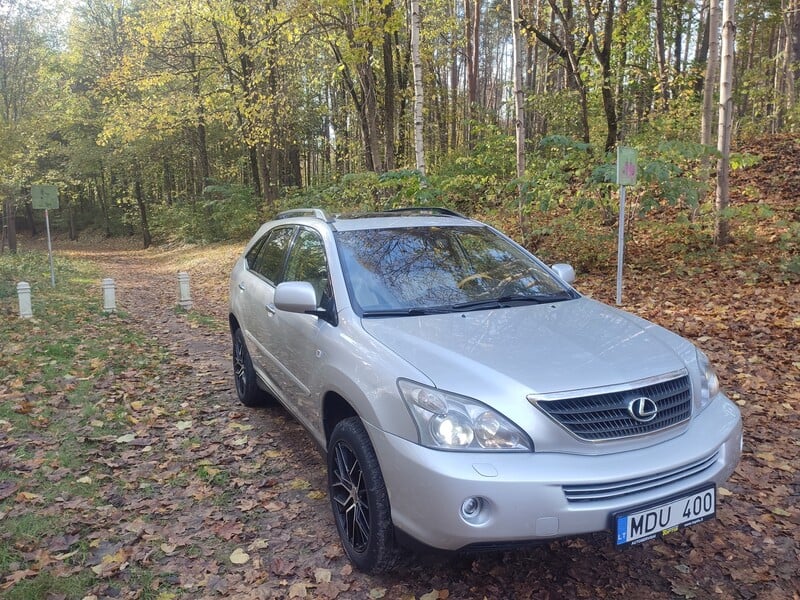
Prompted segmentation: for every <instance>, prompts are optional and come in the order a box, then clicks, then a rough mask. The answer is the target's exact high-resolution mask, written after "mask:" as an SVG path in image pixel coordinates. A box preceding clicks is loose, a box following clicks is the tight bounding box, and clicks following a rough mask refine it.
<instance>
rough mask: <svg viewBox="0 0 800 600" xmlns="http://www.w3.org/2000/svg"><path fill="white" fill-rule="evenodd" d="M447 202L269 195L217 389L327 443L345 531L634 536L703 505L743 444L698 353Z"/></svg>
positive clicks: (494, 538)
mask: <svg viewBox="0 0 800 600" xmlns="http://www.w3.org/2000/svg"><path fill="white" fill-rule="evenodd" d="M574 277H575V276H574V271H573V270H572V268H571V267H569V265H564V264H561V265H554V266H553V267H548V266H546V265H545V264H543V263H542V262H541V261H539V260H538V259H537V258H536V257H534V256H532V255H531V254H529V253H528V252H527V251H526V250H525V249H523V248H522V247H520V246H518V245H517V244H515V243H514V242H513V241H511V240H510V239H509V238H508V237H506V236H504V235H503V234H501V233H499V232H498V231H496V230H495V229H493V228H491V227H489V226H487V225H486V224H483V223H480V222H477V221H474V220H471V219H468V218H465V217H463V216H461V215H459V214H457V213H454V212H452V211H448V210H445V209H407V210H406V209H404V210H395V211H387V212H382V213H374V214H359V215H349V216H348V215H337V216H331V215H328V214H326V213H325V212H323V211H322V210H319V209H308V210H306V209H302V210H293V211H287V212H285V213H281V214H280V215H278V217H277V219H276V220H274V221H271V222H269V223H265V224H264V225H262V226H261V228H260V229H259V230H258V232H257V233H256V234H255V236H254V237H253V238H252V240H251V241H250V242H249V243H248V244H247V246H246V248H245V250H244V253H243V255H242V257H241V258H240V259H239V260H238V262H237V263H236V265H235V267H234V269H233V273H232V274H231V282H230V328H231V334H232V336H233V364H234V371H235V383H236V391H237V394H238V397H239V399H240V400H241V402H242V403H243V404H245V405H246V406H254V405H258V404H260V403H262V402H264V401H268V400H271V399H277V400H279V401H280V402H281V403H282V404H283V405H284V406H285V407H286V408H287V409H288V410H289V411H290V412H291V413H292V414H293V415H294V416H295V417H296V418H297V419H298V420H299V421H300V422H301V423H302V424H303V425H304V426H305V427H306V428H307V429H308V431H309V432H310V434H311V435H312V436H313V437H314V439H315V440H316V442H317V443H318V444H319V445H320V447H321V448H322V449H323V451H324V453H325V455H326V456H327V464H328V494H329V496H330V501H331V506H332V509H333V515H334V519H335V522H336V527H337V529H338V531H339V535H340V537H341V540H342V545H343V546H344V549H345V551H346V553H347V555H348V557H349V558H350V560H351V561H352V562H353V563H354V564H355V565H356V566H357V567H358V568H359V569H361V570H363V571H367V572H371V573H376V572H381V571H386V570H388V569H391V568H392V567H393V566H394V564H395V562H396V559H397V558H398V556H399V555H400V546H401V544H403V545H406V544H405V543H404V542H406V541H415V542H421V543H422V544H424V545H426V546H429V547H434V548H439V549H446V550H461V549H465V550H466V549H477V548H493V547H505V546H507V545H514V544H525V543H531V542H535V541H542V540H550V539H553V538H558V537H563V536H573V535H577V534H585V533H588V532H594V531H603V530H606V531H610V532H611V535H612V536H613V540H614V542H615V543H616V544H617V545H620V546H623V545H627V544H635V543H638V542H642V541H645V540H649V539H652V538H654V537H656V536H659V535H663V534H666V533H669V532H672V531H675V530H677V529H680V528H682V527H685V526H689V525H694V524H696V523H698V522H700V521H704V520H706V519H709V518H712V517H713V516H714V514H715V506H716V500H717V499H716V486H717V485H718V484H721V483H722V482H724V481H725V480H726V479H727V478H728V476H730V474H731V473H732V472H733V470H734V468H735V467H736V464H737V462H738V461H739V457H740V454H741V443H742V422H741V417H740V414H739V411H738V409H737V408H736V406H735V405H734V404H733V403H731V402H730V400H728V398H727V397H726V396H725V395H724V394H723V393H722V392H721V391H720V388H719V382H718V380H717V377H716V375H715V374H714V371H713V369H712V367H711V365H710V364H709V361H708V359H707V358H706V356H705V355H704V354H703V353H702V352H701V351H700V350H698V349H697V348H695V347H694V346H693V345H692V344H691V343H690V342H688V341H687V340H685V339H683V338H681V337H679V336H678V335H675V334H674V333H671V332H669V331H667V330H665V329H663V328H661V327H659V326H657V325H654V324H653V323H650V322H648V321H645V320H643V319H640V318H638V317H636V316H633V315H631V314H628V313H625V312H622V311H620V310H617V309H615V308H611V307H609V306H606V305H604V304H601V303H599V302H596V301H594V300H591V299H589V298H585V297H583V296H581V295H580V294H579V293H578V292H576V291H575V290H574V289H573V288H572V287H571V286H570V284H571V283H572V281H573V280H574Z"/></svg>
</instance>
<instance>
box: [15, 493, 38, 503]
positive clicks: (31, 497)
mask: <svg viewBox="0 0 800 600" xmlns="http://www.w3.org/2000/svg"><path fill="white" fill-rule="evenodd" d="M16 500H17V502H23V503H30V504H39V503H41V502H42V496H41V495H40V494H33V493H31V492H20V493H19V494H17V496H16Z"/></svg>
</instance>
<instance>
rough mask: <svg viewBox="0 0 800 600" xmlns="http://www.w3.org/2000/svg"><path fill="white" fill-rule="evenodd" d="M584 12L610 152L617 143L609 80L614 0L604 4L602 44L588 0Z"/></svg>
mask: <svg viewBox="0 0 800 600" xmlns="http://www.w3.org/2000/svg"><path fill="white" fill-rule="evenodd" d="M586 14H587V17H588V19H587V20H588V23H589V33H590V34H591V38H592V47H593V48H594V53H595V56H596V57H597V62H598V63H599V64H600V71H601V73H602V82H603V83H602V88H601V92H602V97H603V112H604V113H605V115H606V127H607V134H606V142H605V151H606V152H611V150H613V149H614V146H616V144H617V107H616V102H615V100H614V90H613V86H612V81H611V77H612V72H611V43H612V37H613V33H614V0H608V3H607V4H606V14H605V22H604V25H603V39H602V46H601V45H600V42H599V40H598V35H597V28H596V27H595V14H594V12H593V10H592V5H591V2H590V1H589V0H586Z"/></svg>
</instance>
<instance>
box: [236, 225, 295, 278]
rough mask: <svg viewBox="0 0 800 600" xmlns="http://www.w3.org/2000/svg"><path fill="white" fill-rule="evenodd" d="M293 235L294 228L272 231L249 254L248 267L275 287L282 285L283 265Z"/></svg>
mask: <svg viewBox="0 0 800 600" xmlns="http://www.w3.org/2000/svg"><path fill="white" fill-rule="evenodd" d="M293 234H294V228H293V227H281V228H279V229H273V230H272V231H270V232H269V233H268V234H267V235H266V236H265V240H264V241H263V242H259V243H256V245H255V246H253V249H252V250H251V251H250V252H249V253H248V254H247V266H248V267H249V268H250V269H251V270H253V271H255V272H257V273H259V274H261V275H263V276H264V277H266V278H267V279H268V280H269V281H271V282H272V283H274V284H275V285H277V284H278V283H280V281H281V274H282V272H283V265H284V263H285V262H286V251H287V250H288V248H289V242H291V240H292V235H293ZM254 250H255V253H254V252H253V251H254ZM251 255H252V256H251Z"/></svg>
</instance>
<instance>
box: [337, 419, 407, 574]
mask: <svg viewBox="0 0 800 600" xmlns="http://www.w3.org/2000/svg"><path fill="white" fill-rule="evenodd" d="M328 495H329V496H330V499H331V508H332V509H333V518H334V520H335V521H336V529H337V530H338V531H339V537H340V538H341V541H342V546H343V547H344V551H345V553H346V554H347V557H348V558H349V559H350V561H351V562H352V563H353V564H354V565H355V566H356V567H357V568H358V569H359V570H361V571H364V572H365V573H370V574H377V573H385V572H387V571H390V570H392V569H393V568H394V567H395V566H396V565H397V562H398V559H399V557H400V553H399V549H398V546H397V542H396V541H395V536H394V525H393V524H392V511H391V507H390V506H389V495H388V493H387V492H386V484H385V483H384V481H383V475H382V474H381V468H380V465H379V464H378V457H377V456H376V455H375V450H374V449H373V447H372V443H371V442H370V440H369V435H367V431H366V430H365V429H364V425H363V424H362V423H361V419H359V418H358V417H350V418H348V419H344V420H342V421H340V422H339V423H338V424H337V425H336V427H335V428H334V429H333V433H332V434H331V440H330V444H329V445H328Z"/></svg>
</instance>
